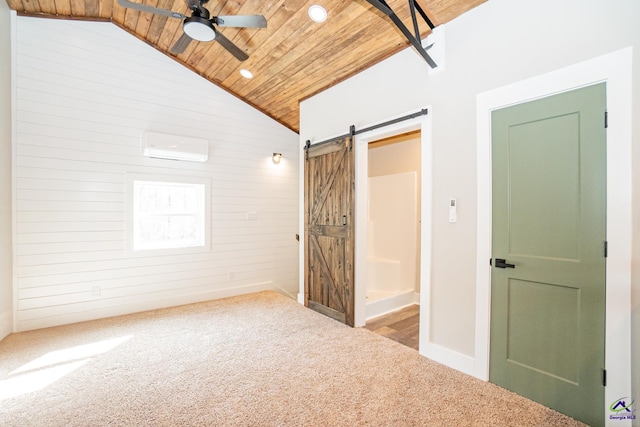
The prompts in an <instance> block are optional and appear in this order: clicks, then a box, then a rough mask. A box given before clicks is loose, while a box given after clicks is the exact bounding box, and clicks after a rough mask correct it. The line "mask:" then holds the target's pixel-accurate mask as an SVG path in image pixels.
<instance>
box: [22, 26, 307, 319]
mask: <svg viewBox="0 0 640 427" xmlns="http://www.w3.org/2000/svg"><path fill="white" fill-rule="evenodd" d="M16 58H17V70H16V77H17V78H16V81H15V82H14V84H15V85H16V93H17V97H16V98H17V99H16V121H15V125H16V128H17V132H16V134H17V141H16V150H17V153H16V154H17V156H16V158H17V165H16V179H15V186H16V204H17V205H16V207H15V208H16V220H17V225H16V227H17V230H16V237H17V254H16V257H17V274H16V276H17V291H18V307H17V321H18V323H17V325H16V329H17V330H27V329H34V328H40V327H46V326H52V325H58V324H65V323H71V322H76V321H81V320H87V319H94V318H100V317H105V316H110V315H116V314H122V313H129V312H134V311H140V310H146V309H152V308H157V307H163V306H168V305H177V304H183V303H189V302H194V301H201V300H206V299H211V298H217V297H223V296H228V295H233V294H239V293H244V292H250V291H253V290H261V289H269V288H273V289H284V290H285V291H288V292H291V293H295V292H297V287H298V242H297V241H296V240H295V233H296V232H298V166H299V165H298V135H297V134H295V133H294V132H292V131H291V130H289V129H286V128H285V127H283V126H282V125H280V124H278V123H277V122H275V121H274V120H272V119H270V118H269V117H267V116H265V115H264V114H262V113H260V112H259V111H257V110H255V109H253V108H252V107H250V106H248V105H247V104H245V103H243V102H241V101H240V100H238V99H237V98H235V97H233V96H231V95H230V94H228V93H227V92H225V91H223V90H221V89H220V88H218V87H216V86H214V85H212V84H211V83H209V82H207V81H205V80H204V79H202V78H201V77H199V76H197V75H196V74H194V73H192V72H190V71H189V70H187V69H185V68H183V67H181V66H180V65H178V64H177V63H176V62H175V61H173V60H171V59H169V58H167V57H166V56H164V55H162V54H160V53H159V52H157V51H155V50H154V49H152V48H150V47H149V46H147V45H146V44H144V43H142V42H140V41H139V40H137V39H136V38H134V37H132V36H130V35H128V34H127V33H125V32H124V31H122V30H120V29H119V28H117V27H116V26H114V25H112V24H109V23H96V22H75V21H63V20H46V19H38V18H28V17H18V19H17V52H16ZM146 130H151V131H157V132H164V133H170V134H179V135H185V136H192V137H198V138H207V139H209V141H210V158H209V161H208V162H206V163H191V162H177V161H170V160H158V159H148V158H145V157H143V156H142V155H141V142H140V136H141V134H142V132H144V131H146ZM273 152H282V153H283V161H282V163H280V164H279V165H274V164H273V163H272V162H271V154H272V153H273ZM127 173H151V174H162V175H166V176H167V177H170V176H172V175H178V176H180V175H184V176H195V177H200V178H208V179H210V180H211V188H212V197H211V200H212V226H211V229H212V251H211V252H204V253H199V254H190V255H179V256H158V257H139V256H136V257H130V256H127V250H126V220H125V218H126V210H127V206H128V204H127V203H128V202H127V200H126V188H125V182H126V178H125V177H126V175H127ZM249 212H255V213H256V214H257V220H248V219H247V218H248V215H247V214H248V213H249ZM98 289H99V295H96V293H97V292H96V290H98Z"/></svg>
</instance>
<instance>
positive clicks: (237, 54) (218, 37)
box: [214, 31, 249, 61]
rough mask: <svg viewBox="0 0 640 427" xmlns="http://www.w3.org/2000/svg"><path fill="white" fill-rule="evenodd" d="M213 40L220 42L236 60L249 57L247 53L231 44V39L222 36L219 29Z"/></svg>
mask: <svg viewBox="0 0 640 427" xmlns="http://www.w3.org/2000/svg"><path fill="white" fill-rule="evenodd" d="M214 40H215V41H217V42H218V43H220V44H221V45H222V47H223V48H225V49H227V50H228V51H229V53H230V54H232V55H233V56H235V57H236V59H237V60H238V61H245V60H247V59H249V55H247V54H246V53H245V52H244V51H243V50H242V49H240V48H239V47H238V46H236V45H235V44H233V43H232V42H231V40H229V39H228V38H226V37H225V36H223V35H222V33H220V32H219V31H216V38H215V39H214Z"/></svg>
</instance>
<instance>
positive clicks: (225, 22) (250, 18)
mask: <svg viewBox="0 0 640 427" xmlns="http://www.w3.org/2000/svg"><path fill="white" fill-rule="evenodd" d="M213 23H214V24H217V25H219V26H221V27H242V28H267V19H266V18H265V17H264V16H262V15H228V16H214V17H213Z"/></svg>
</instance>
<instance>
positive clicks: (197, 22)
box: [118, 0, 267, 61]
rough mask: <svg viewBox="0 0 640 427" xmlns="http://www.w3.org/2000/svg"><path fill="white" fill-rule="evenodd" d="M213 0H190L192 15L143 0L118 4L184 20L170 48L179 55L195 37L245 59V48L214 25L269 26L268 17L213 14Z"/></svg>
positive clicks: (124, 0) (123, 1) (242, 59)
mask: <svg viewBox="0 0 640 427" xmlns="http://www.w3.org/2000/svg"><path fill="white" fill-rule="evenodd" d="M208 1H209V0H186V2H187V6H188V7H189V9H190V10H191V16H186V15H183V14H182V13H178V12H174V11H172V10H167V9H160V8H157V7H153V6H149V5H146V4H141V3H134V2H131V1H129V0H118V4H119V5H120V6H122V7H128V8H131V9H136V10H139V11H141V12H149V13H155V14H156V15H161V16H167V17H169V18H177V19H182V20H183V23H182V30H183V31H184V32H183V33H182V36H180V38H179V39H178V40H177V41H176V43H175V44H174V45H173V46H172V47H171V49H170V51H171V53H173V54H174V55H178V54H180V53H182V52H184V51H185V49H186V48H187V46H188V45H189V43H191V40H198V41H201V42H209V41H212V40H215V41H217V42H218V43H220V44H221V45H222V47H224V48H225V49H226V50H227V51H229V53H231V54H232V55H233V56H235V57H236V58H237V59H238V60H240V61H244V60H246V59H247V58H249V55H247V54H246V53H245V52H244V51H243V50H242V49H240V48H239V47H238V46H236V45H235V44H233V43H232V42H231V40H229V39H228V38H226V37H225V36H223V35H222V33H220V32H219V31H218V30H216V28H215V26H214V25H217V26H218V27H239V28H266V27H267V20H266V19H265V17H264V16H262V15H229V16H214V17H210V14H209V11H208V10H207V9H206V8H205V7H204V4H205V3H207V2H208Z"/></svg>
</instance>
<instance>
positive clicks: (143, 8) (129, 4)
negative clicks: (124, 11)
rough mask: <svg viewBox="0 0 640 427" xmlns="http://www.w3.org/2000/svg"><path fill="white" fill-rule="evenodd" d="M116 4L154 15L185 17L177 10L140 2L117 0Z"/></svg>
mask: <svg viewBox="0 0 640 427" xmlns="http://www.w3.org/2000/svg"><path fill="white" fill-rule="evenodd" d="M118 4H119V5H120V6H122V7H127V8H129V9H136V10H139V11H141V12H149V13H155V14H156V15H161V16H168V17H169V18H178V19H185V18H186V16H184V15H183V14H181V13H178V12H173V11H171V10H167V9H158V8H157V7H153V6H148V5H146V4H141V3H134V2H131V1H129V0H118Z"/></svg>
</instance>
